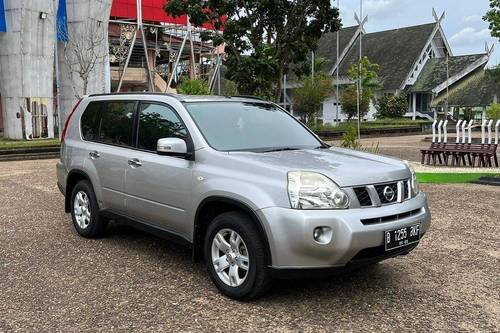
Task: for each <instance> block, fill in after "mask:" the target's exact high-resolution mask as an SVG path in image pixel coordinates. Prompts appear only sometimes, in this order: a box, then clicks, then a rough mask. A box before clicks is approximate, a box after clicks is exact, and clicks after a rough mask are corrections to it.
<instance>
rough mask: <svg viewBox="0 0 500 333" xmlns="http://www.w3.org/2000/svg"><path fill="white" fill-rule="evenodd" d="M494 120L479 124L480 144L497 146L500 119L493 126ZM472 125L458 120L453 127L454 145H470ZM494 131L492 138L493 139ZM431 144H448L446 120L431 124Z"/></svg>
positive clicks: (471, 122) (470, 122) (435, 121)
mask: <svg viewBox="0 0 500 333" xmlns="http://www.w3.org/2000/svg"><path fill="white" fill-rule="evenodd" d="M493 123H494V120H493V119H490V120H486V119H485V120H483V122H482V124H481V143H482V144H492V143H494V144H498V140H499V131H500V119H498V120H497V121H496V123H495V126H493ZM472 124H473V121H472V120H470V121H469V122H468V123H467V121H466V120H459V121H458V122H457V124H456V126H455V129H456V138H455V142H456V143H472ZM493 131H494V134H495V135H494V137H493V135H492V134H493ZM432 142H439V143H441V142H443V143H447V142H448V120H444V121H443V120H439V122H438V121H437V120H434V122H433V123H432Z"/></svg>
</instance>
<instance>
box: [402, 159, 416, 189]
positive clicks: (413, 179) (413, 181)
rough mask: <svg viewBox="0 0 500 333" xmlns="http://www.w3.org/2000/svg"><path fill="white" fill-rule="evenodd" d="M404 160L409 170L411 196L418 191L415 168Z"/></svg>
mask: <svg viewBox="0 0 500 333" xmlns="http://www.w3.org/2000/svg"><path fill="white" fill-rule="evenodd" d="M404 162H405V164H406V166H407V167H408V169H410V172H411V179H410V190H411V196H412V197H414V196H416V195H417V194H418V192H420V188H419V187H418V181H417V175H416V174H415V170H413V167H412V166H411V165H410V163H408V161H404Z"/></svg>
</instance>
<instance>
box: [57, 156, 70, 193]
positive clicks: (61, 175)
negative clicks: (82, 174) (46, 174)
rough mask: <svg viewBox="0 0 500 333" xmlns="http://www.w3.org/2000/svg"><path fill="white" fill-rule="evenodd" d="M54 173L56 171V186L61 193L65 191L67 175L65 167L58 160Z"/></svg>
mask: <svg viewBox="0 0 500 333" xmlns="http://www.w3.org/2000/svg"><path fill="white" fill-rule="evenodd" d="M56 173H57V187H58V188H59V191H61V193H62V195H65V193H66V179H67V176H68V172H67V171H66V167H65V166H64V164H62V163H61V161H58V162H57V164H56Z"/></svg>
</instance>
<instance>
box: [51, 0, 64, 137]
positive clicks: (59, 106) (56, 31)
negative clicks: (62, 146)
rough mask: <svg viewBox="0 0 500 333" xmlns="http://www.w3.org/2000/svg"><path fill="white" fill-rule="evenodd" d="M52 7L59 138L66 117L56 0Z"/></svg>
mask: <svg viewBox="0 0 500 333" xmlns="http://www.w3.org/2000/svg"><path fill="white" fill-rule="evenodd" d="M52 9H53V11H54V18H55V20H54V25H55V34H54V36H55V38H54V62H55V64H54V69H55V75H56V111H57V134H58V136H59V138H61V134H62V131H61V129H62V128H61V124H62V121H64V119H61V112H60V110H61V98H60V95H61V93H60V90H61V82H60V80H59V54H58V52H57V43H58V41H57V33H58V29H59V26H58V24H57V11H56V5H55V0H54V1H52Z"/></svg>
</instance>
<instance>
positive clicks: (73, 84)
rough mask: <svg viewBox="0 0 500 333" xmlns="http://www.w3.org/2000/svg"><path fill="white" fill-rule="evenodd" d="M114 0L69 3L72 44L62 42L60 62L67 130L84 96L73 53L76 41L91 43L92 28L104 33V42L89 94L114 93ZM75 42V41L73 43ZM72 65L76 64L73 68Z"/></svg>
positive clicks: (61, 117)
mask: <svg viewBox="0 0 500 333" xmlns="http://www.w3.org/2000/svg"><path fill="white" fill-rule="evenodd" d="M111 3H112V0H92V1H90V0H87V1H82V0H67V13H68V34H69V38H70V41H69V42H68V43H62V42H59V43H58V56H59V57H58V60H59V70H60V74H59V75H60V83H61V85H60V86H61V87H60V94H61V95H60V103H61V107H60V108H59V123H60V128H62V127H63V125H64V121H65V119H66V116H67V115H68V113H69V112H70V111H71V110H72V108H73V106H74V105H75V104H76V101H77V97H81V96H83V95H84V92H83V81H82V79H81V77H80V76H79V74H78V73H77V70H78V65H75V63H76V61H75V59H74V55H73V53H72V50H73V49H74V43H75V42H76V41H75V40H74V39H78V42H79V43H81V42H83V43H87V44H90V40H91V38H90V37H91V36H90V35H89V33H88V31H89V27H93V28H97V29H99V30H100V31H102V35H103V36H104V39H103V42H102V43H100V44H99V45H98V47H96V50H95V51H96V53H97V54H99V55H100V57H99V59H98V60H97V61H96V63H95V66H94V68H93V70H92V72H91V74H90V76H89V80H88V81H89V83H88V87H87V94H97V93H107V92H109V91H110V82H107V81H109V80H110V73H109V46H108V21H109V15H110V12H111ZM72 39H73V40H72ZM68 60H69V61H68ZM69 63H72V64H73V65H71V66H70V65H69Z"/></svg>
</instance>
